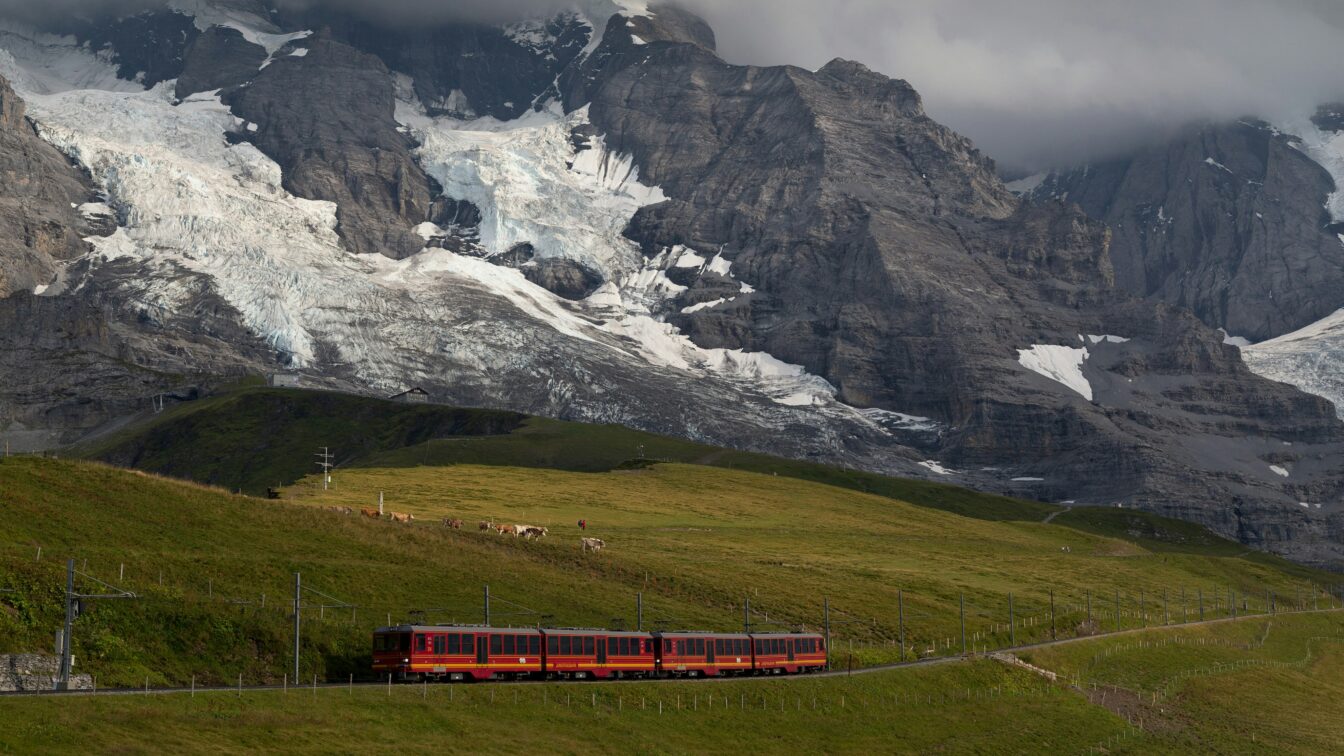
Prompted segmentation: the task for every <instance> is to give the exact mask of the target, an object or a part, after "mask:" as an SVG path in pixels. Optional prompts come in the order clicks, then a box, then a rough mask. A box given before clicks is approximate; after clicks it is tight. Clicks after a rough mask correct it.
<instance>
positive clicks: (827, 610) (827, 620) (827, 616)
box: [821, 598, 831, 670]
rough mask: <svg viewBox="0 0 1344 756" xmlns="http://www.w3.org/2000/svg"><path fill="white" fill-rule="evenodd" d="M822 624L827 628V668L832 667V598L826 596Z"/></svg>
mask: <svg viewBox="0 0 1344 756" xmlns="http://www.w3.org/2000/svg"><path fill="white" fill-rule="evenodd" d="M821 611H822V615H821V616H822V620H821V623H822V625H824V626H825V628H826V669H827V670H829V669H830V668H831V600H830V599H829V598H824V599H822V600H821Z"/></svg>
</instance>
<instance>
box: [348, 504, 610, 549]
mask: <svg viewBox="0 0 1344 756" xmlns="http://www.w3.org/2000/svg"><path fill="white" fill-rule="evenodd" d="M326 509H327V511H328V512H335V513H336V514H341V515H346V516H353V515H354V514H355V510H354V507H327V508H326ZM359 513H360V515H362V516H364V517H367V518H369V519H371V520H382V519H386V520H391V521H392V522H402V523H412V522H415V515H413V514H403V513H401V512H388V513H386V514H383V513H382V512H379V511H378V510H377V509H373V508H371V507H363V508H361V509H360V510H359ZM464 524H465V523H463V522H462V520H460V519H458V518H456V517H445V518H443V525H444V527H447V528H452V529H453V530H461V529H462V526H463V525H464ZM479 529H480V530H481V531H492V532H495V533H498V534H499V535H509V536H513V537H515V538H526V539H528V540H529V541H531V540H536V539H538V538H545V537H546V536H548V535H550V533H551V531H550V529H549V528H543V527H539V526H537V525H496V524H495V523H493V522H489V521H487V520H481V523H480V528H479ZM606 546H607V544H606V542H605V541H603V540H602V539H600V538H584V539H583V550H584V551H601V550H602V549H604V548H606Z"/></svg>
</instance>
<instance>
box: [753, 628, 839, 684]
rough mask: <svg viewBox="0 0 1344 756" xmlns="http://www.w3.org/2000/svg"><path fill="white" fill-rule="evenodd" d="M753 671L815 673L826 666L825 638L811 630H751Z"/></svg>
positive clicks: (766, 672) (760, 672) (775, 673)
mask: <svg viewBox="0 0 1344 756" xmlns="http://www.w3.org/2000/svg"><path fill="white" fill-rule="evenodd" d="M751 651H752V669H753V670H754V671H755V672H756V674H764V675H778V674H797V673H799V672H816V671H819V670H823V669H825V668H826V640H825V638H823V637H822V636H820V635H816V634H813V633H752V634H751Z"/></svg>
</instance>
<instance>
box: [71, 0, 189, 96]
mask: <svg viewBox="0 0 1344 756" xmlns="http://www.w3.org/2000/svg"><path fill="white" fill-rule="evenodd" d="M199 35H200V31H199V30H198V29H197V28H196V25H195V22H194V21H193V20H192V17H191V16H188V15H186V14H183V13H178V12H176V11H170V10H166V11H146V12H144V13H139V14H137V15H134V16H128V17H126V18H122V19H118V20H116V21H113V22H110V23H104V24H97V25H94V26H91V27H89V28H88V30H87V32H86V33H84V34H80V35H79V36H80V41H84V42H87V43H88V44H89V45H90V46H91V47H92V48H93V49H94V50H101V49H104V48H106V49H107V50H108V51H109V52H110V53H111V55H112V61H113V62H114V63H116V65H117V76H119V77H121V78H123V79H126V80H128V81H139V82H141V83H142V84H144V85H145V86H146V87H152V86H154V85H155V84H158V83H159V82H163V81H168V80H169V79H175V78H177V76H178V74H180V73H182V67H183V64H184V60H185V58H186V53H187V50H188V49H189V48H190V47H191V46H192V43H193V42H195V40H196V38H197V37H198V36H199Z"/></svg>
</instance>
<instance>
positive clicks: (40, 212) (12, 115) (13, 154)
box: [0, 78, 94, 298]
mask: <svg viewBox="0 0 1344 756" xmlns="http://www.w3.org/2000/svg"><path fill="white" fill-rule="evenodd" d="M25 110H26V106H25V104H24V102H23V100H22V99H20V98H19V97H18V95H16V94H14V90H13V89H11V88H10V86H9V82H7V81H5V80H4V79H2V78H0V298H4V297H8V296H10V295H12V294H14V293H16V292H23V291H30V290H32V289H34V288H36V287H38V286H46V285H48V284H51V283H52V282H53V280H54V279H55V278H56V271H57V264H58V263H59V262H60V261H62V260H69V259H72V258H74V257H76V256H78V255H79V254H81V253H82V252H84V250H85V249H87V247H88V245H87V243H85V242H84V240H83V237H84V236H86V235H88V234H89V233H92V229H90V228H89V227H88V224H87V223H86V220H85V218H83V217H82V216H81V214H80V212H79V210H78V209H77V208H78V206H80V205H82V204H84V203H86V202H89V201H90V200H92V199H94V190H93V186H92V185H91V183H90V182H89V179H88V177H87V176H85V175H84V173H83V172H82V171H80V170H79V169H78V168H76V167H75V166H73V165H71V164H70V161H69V160H68V159H67V158H66V157H65V156H64V155H62V154H61V153H60V152H58V151H56V149H55V148H53V147H52V146H51V145H49V144H47V143H46V142H44V141H42V139H41V138H40V137H38V135H37V133H36V132H35V131H34V130H33V127H32V125H31V124H30V123H29V122H28V119H27V118H26V117H25V115H24V114H25Z"/></svg>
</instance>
